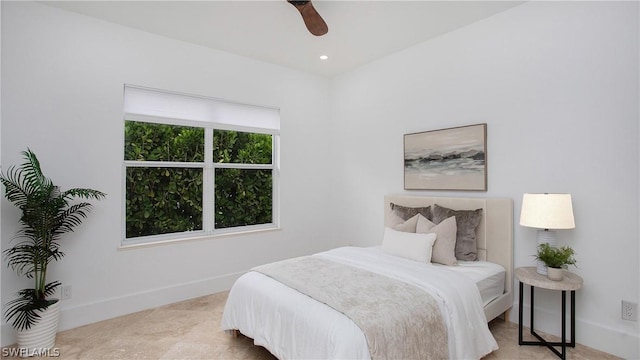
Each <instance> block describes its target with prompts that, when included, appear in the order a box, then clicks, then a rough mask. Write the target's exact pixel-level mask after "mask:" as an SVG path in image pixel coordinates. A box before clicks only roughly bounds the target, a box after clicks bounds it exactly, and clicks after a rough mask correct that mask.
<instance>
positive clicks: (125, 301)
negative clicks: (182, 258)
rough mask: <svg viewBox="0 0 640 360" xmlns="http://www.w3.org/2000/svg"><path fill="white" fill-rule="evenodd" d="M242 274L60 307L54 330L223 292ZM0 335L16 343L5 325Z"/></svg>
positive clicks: (5, 340)
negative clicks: (56, 326) (57, 325)
mask: <svg viewBox="0 0 640 360" xmlns="http://www.w3.org/2000/svg"><path fill="white" fill-rule="evenodd" d="M242 274H244V272H239V273H232V274H226V275H221V276H216V277H212V278H208V279H203V280H196V281H192V282H188V283H182V284H178V285H172V286H168V287H164V288H159V289H154V290H148V291H142V292H139V293H133V294H127V295H123V296H118V297H113V298H109V299H105V300H100V301H96V302H92V303H87V304H80V305H77V306H73V307H68V308H64V307H63V308H62V309H61V310H60V323H59V327H58V331H64V330H69V329H73V328H76V327H79V326H83V325H88V324H93V323H96V322H98V321H103V320H108V319H112V318H115V317H118V316H122V315H127V314H131V313H135V312H138V311H142V310H147V309H152V308H155V307H158V306H163V305H168V304H172V303H175V302H179V301H183V300H188V299H193V298H196V297H200V296H205V295H209V294H213V293H217V292H221V291H226V290H229V289H230V288H231V286H232V285H233V283H234V282H235V281H236V280H237V279H238V278H239V277H240V276H241V275H242ZM1 334H2V340H1V341H2V346H8V345H11V344H15V343H16V333H15V331H14V330H13V328H12V327H11V326H10V325H9V324H6V323H5V324H2V331H1Z"/></svg>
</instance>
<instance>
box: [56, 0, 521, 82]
mask: <svg viewBox="0 0 640 360" xmlns="http://www.w3.org/2000/svg"><path fill="white" fill-rule="evenodd" d="M45 3H46V4H48V5H51V6H55V7H58V8H61V9H66V10H69V11H73V12H77V13H81V14H85V15H88V16H92V17H96V18H99V19H104V20H107V21H110V22H114V23H117V24H121V25H125V26H129V27H132V28H137V29H140V30H144V31H148V32H150V33H155V34H159V35H163V36H166V37H170V38H174V39H178V40H182V41H186V42H190V43H194V44H198V45H202V46H206V47H210V48H214V49H218V50H223V51H227V52H230V53H235V54H238V55H243V56H247V57H251V58H255V59H259V60H263V61H267V62H271V63H275V64H280V65H282V66H286V67H291V68H296V69H299V70H303V71H308V72H312V73H315V74H319V75H324V76H333V75H336V74H339V73H342V72H345V71H349V70H351V69H354V68H356V67H358V66H360V65H363V64H365V63H368V62H370V61H373V60H376V59H379V58H381V57H384V56H386V55H389V54H392V53H394V52H396V51H399V50H402V49H405V48H408V47H410V46H412V45H415V44H418V43H421V42H424V41H426V40H429V39H431V38H433V37H436V36H438V35H441V34H444V33H446V32H449V31H452V30H455V29H457V28H460V27H462V26H465V25H468V24H471V23H473V22H476V21H479V20H481V19H484V18H487V17H489V16H491V15H493V14H496V13H498V12H501V11H504V10H506V9H509V8H511V7H513V6H516V5H519V4H521V3H522V2H521V1H518V2H516V1H453V0H449V1H335V0H334V1H327V0H324V1H323V0H316V1H314V2H313V4H314V6H315V8H316V9H317V10H318V12H319V13H320V15H321V16H322V17H323V18H324V20H325V21H326V23H327V25H328V26H329V33H328V34H326V35H324V36H321V37H316V36H313V35H311V34H309V32H308V31H307V29H306V28H305V26H304V24H303V22H302V18H301V17H300V14H299V13H298V11H297V10H296V9H295V8H294V7H293V6H292V5H290V4H288V3H287V2H286V1H285V0H262V1H240V0H233V1H47V2H45ZM322 54H325V55H328V56H329V59H328V60H324V61H322V60H320V59H319V56H320V55H322Z"/></svg>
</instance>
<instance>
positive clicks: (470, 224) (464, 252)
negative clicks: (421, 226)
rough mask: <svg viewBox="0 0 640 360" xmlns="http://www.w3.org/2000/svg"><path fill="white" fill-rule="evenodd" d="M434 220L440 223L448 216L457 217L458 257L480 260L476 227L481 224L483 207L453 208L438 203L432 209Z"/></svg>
mask: <svg viewBox="0 0 640 360" xmlns="http://www.w3.org/2000/svg"><path fill="white" fill-rule="evenodd" d="M431 212H432V214H433V219H432V220H431V221H433V222H434V223H436V224H439V223H440V222H441V221H444V220H445V219H447V218H450V217H452V216H455V217H456V226H457V227H458V230H457V231H456V259H458V260H463V261H476V260H478V253H477V252H478V250H477V247H478V246H477V241H476V240H477V239H476V229H477V228H478V225H480V219H481V218H482V209H476V210H452V209H449V208H446V207H442V206H440V205H438V204H435V205H434V206H433V209H432V210H431Z"/></svg>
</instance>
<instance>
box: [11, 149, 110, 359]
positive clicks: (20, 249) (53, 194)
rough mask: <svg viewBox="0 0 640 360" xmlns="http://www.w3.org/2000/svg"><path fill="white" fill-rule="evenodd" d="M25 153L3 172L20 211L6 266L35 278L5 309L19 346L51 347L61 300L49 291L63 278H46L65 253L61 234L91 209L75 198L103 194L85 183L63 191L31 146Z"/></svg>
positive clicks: (13, 200)
mask: <svg viewBox="0 0 640 360" xmlns="http://www.w3.org/2000/svg"><path fill="white" fill-rule="evenodd" d="M22 155H23V156H24V159H25V162H24V163H23V164H21V165H20V166H18V167H16V166H11V167H9V168H8V170H7V172H6V174H0V181H1V182H2V184H3V185H4V187H5V197H6V198H7V199H8V200H9V201H10V202H12V203H13V204H14V205H15V206H17V207H18V208H19V209H20V211H21V212H22V213H21V216H20V221H19V223H20V230H18V232H17V233H16V235H15V237H14V238H13V241H16V243H15V244H14V245H13V246H12V247H10V248H8V249H6V250H4V252H3V254H4V256H5V259H6V260H7V265H8V267H10V268H11V269H13V270H15V271H16V272H17V273H18V275H24V276H25V277H27V278H28V279H32V281H33V282H34V283H33V287H31V288H27V289H23V290H20V291H19V292H18V297H17V298H16V299H14V300H11V301H9V302H8V303H7V304H6V309H5V312H4V315H5V317H6V318H7V321H9V322H10V323H11V325H12V326H13V327H14V328H15V329H16V330H17V331H18V346H19V347H20V348H21V349H49V348H51V347H53V345H54V344H55V334H56V332H57V326H58V313H59V300H58V299H53V298H51V296H52V295H54V294H55V291H56V288H57V287H58V286H60V282H59V281H52V282H47V269H48V266H49V264H50V263H51V262H52V261H57V260H60V259H61V258H62V257H63V256H64V253H63V252H62V251H61V250H60V243H59V241H60V239H61V237H62V235H63V234H65V233H67V232H71V231H73V229H74V227H76V226H78V225H80V224H81V223H82V220H83V219H84V218H86V217H87V214H88V212H89V210H90V209H91V204H90V203H88V202H79V203H78V202H76V203H72V201H73V200H75V199H77V198H80V199H95V200H100V199H103V198H104V197H105V194H104V193H102V192H100V191H97V190H92V189H84V188H73V189H69V190H66V191H60V189H59V188H58V187H57V186H55V185H54V184H53V182H52V181H51V179H49V178H47V177H46V176H44V174H43V173H42V169H41V168H40V163H39V161H38V158H37V157H36V155H35V154H34V153H33V152H32V151H31V150H29V149H27V151H23V152H22Z"/></svg>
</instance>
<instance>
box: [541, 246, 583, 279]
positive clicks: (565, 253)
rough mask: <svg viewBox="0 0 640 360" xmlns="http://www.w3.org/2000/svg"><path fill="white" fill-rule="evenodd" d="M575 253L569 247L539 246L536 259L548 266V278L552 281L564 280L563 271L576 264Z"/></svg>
mask: <svg viewBox="0 0 640 360" xmlns="http://www.w3.org/2000/svg"><path fill="white" fill-rule="evenodd" d="M573 255H574V251H573V249H572V248H571V247H569V246H562V247H559V248H557V247H553V246H550V245H549V244H540V245H538V254H537V255H536V259H537V260H540V261H542V262H543V263H545V265H547V277H549V279H551V280H555V281H560V280H562V277H563V274H562V270H563V269H566V268H567V266H568V265H574V266H575V264H576V259H575V258H574V257H573Z"/></svg>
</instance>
